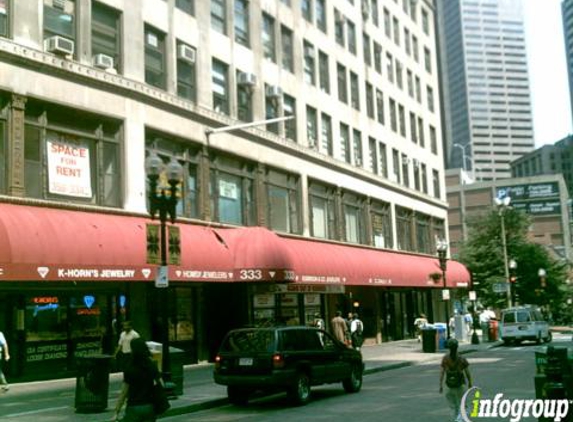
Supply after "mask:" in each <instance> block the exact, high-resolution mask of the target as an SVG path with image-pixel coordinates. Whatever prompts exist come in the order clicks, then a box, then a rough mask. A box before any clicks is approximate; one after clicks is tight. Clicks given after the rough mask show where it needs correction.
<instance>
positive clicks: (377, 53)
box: [374, 41, 382, 73]
mask: <svg viewBox="0 0 573 422" xmlns="http://www.w3.org/2000/svg"><path fill="white" fill-rule="evenodd" d="M374 69H376V72H378V73H382V47H381V46H380V44H378V43H377V42H376V41H374Z"/></svg>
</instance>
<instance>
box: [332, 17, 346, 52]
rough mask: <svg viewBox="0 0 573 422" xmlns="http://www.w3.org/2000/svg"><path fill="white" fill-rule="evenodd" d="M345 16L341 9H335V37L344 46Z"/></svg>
mask: <svg viewBox="0 0 573 422" xmlns="http://www.w3.org/2000/svg"><path fill="white" fill-rule="evenodd" d="M345 21H346V18H345V16H344V15H343V14H342V13H340V11H339V10H337V9H334V39H335V40H336V42H337V43H338V44H339V45H340V46H342V47H344V23H345Z"/></svg>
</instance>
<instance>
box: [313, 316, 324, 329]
mask: <svg viewBox="0 0 573 422" xmlns="http://www.w3.org/2000/svg"><path fill="white" fill-rule="evenodd" d="M312 326H313V327H316V328H318V329H320V330H324V329H325V328H326V327H325V325H324V320H323V319H322V317H321V316H320V313H319V312H317V313H315V314H314V320H313V321H312Z"/></svg>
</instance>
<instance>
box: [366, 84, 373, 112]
mask: <svg viewBox="0 0 573 422" xmlns="http://www.w3.org/2000/svg"><path fill="white" fill-rule="evenodd" d="M366 114H367V115H368V117H370V118H371V119H374V88H373V87H372V84H369V83H366Z"/></svg>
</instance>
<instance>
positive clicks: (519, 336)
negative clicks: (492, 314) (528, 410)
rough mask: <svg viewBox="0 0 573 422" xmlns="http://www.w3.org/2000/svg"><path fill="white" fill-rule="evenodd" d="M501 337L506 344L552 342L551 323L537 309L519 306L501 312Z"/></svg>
mask: <svg viewBox="0 0 573 422" xmlns="http://www.w3.org/2000/svg"><path fill="white" fill-rule="evenodd" d="M499 333H500V337H501V339H502V340H503V342H504V343H505V344H509V343H511V342H515V343H519V342H521V341H523V340H533V341H536V342H537V343H538V344H539V343H541V342H542V341H545V342H550V341H551V338H552V336H551V331H550V330H549V323H548V322H547V321H545V319H544V318H543V316H542V315H541V312H539V310H538V309H537V308H534V307H530V306H518V307H515V308H508V309H504V310H502V311H501V318H500V322H499Z"/></svg>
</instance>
